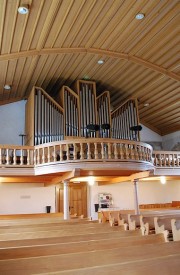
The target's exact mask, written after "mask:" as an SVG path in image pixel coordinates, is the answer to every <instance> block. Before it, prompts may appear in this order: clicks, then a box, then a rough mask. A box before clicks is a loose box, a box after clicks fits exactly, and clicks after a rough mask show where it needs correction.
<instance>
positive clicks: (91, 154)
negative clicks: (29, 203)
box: [0, 138, 180, 167]
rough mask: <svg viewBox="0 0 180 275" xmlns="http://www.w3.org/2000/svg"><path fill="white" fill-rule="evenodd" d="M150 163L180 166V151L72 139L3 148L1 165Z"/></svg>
mask: <svg viewBox="0 0 180 275" xmlns="http://www.w3.org/2000/svg"><path fill="white" fill-rule="evenodd" d="M104 161H105V162H121V161H123V162H124V161H127V162H128V161H129V162H149V163H151V164H154V166H156V167H179V166H180V152H172V151H169V152H168V151H165V152H163V151H154V152H153V151H152V147H151V146H150V145H149V144H146V143H143V142H137V141H128V140H117V139H98V138H94V139H72V140H64V141H58V142H52V143H46V144H43V145H38V146H14V145H0V166H1V167H2V166H3V167H5V166H6V167H7V166H11V167H12V166H16V167H17V166H26V167H27V166H28V167H32V166H35V167H36V166H40V165H48V164H52V163H59V164H65V163H67V162H68V163H70V162H104Z"/></svg>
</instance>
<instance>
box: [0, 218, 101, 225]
mask: <svg viewBox="0 0 180 275" xmlns="http://www.w3.org/2000/svg"><path fill="white" fill-rule="evenodd" d="M89 222H91V223H93V222H95V223H97V221H90V220H88V219H70V220H68V221H66V220H63V219H62V218H53V217H52V218H50V219H49V218H33V219H12V220H11V219H9V220H0V227H2V226H15V225H17V226H23V225H31V224H46V223H49V224H51V223H61V224H63V223H64V224H65V223H69V224H71V223H72V224H73V223H74V224H76V223H81V224H83V223H89Z"/></svg>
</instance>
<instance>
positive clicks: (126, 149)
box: [125, 144, 129, 159]
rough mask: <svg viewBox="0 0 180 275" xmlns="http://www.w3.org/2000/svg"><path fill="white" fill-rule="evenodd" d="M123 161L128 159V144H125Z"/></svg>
mask: <svg viewBox="0 0 180 275" xmlns="http://www.w3.org/2000/svg"><path fill="white" fill-rule="evenodd" d="M125 159H129V148H128V144H125Z"/></svg>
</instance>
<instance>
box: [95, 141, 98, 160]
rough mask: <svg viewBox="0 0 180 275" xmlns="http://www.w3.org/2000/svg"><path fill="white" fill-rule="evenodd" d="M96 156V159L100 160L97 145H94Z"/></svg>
mask: <svg viewBox="0 0 180 275" xmlns="http://www.w3.org/2000/svg"><path fill="white" fill-rule="evenodd" d="M94 156H95V159H98V148H97V143H94Z"/></svg>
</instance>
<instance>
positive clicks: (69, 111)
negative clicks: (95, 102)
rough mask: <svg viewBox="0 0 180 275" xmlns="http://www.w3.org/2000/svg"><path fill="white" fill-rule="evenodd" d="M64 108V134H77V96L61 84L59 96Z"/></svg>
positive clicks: (76, 135)
mask: <svg viewBox="0 0 180 275" xmlns="http://www.w3.org/2000/svg"><path fill="white" fill-rule="evenodd" d="M59 101H60V104H61V105H62V106H63V109H64V136H75V137H78V136H79V98H78V96H77V94H76V93H75V92H73V91H72V90H71V89H70V88H69V87H67V86H63V87H62V90H61V92H60V98H59Z"/></svg>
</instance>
